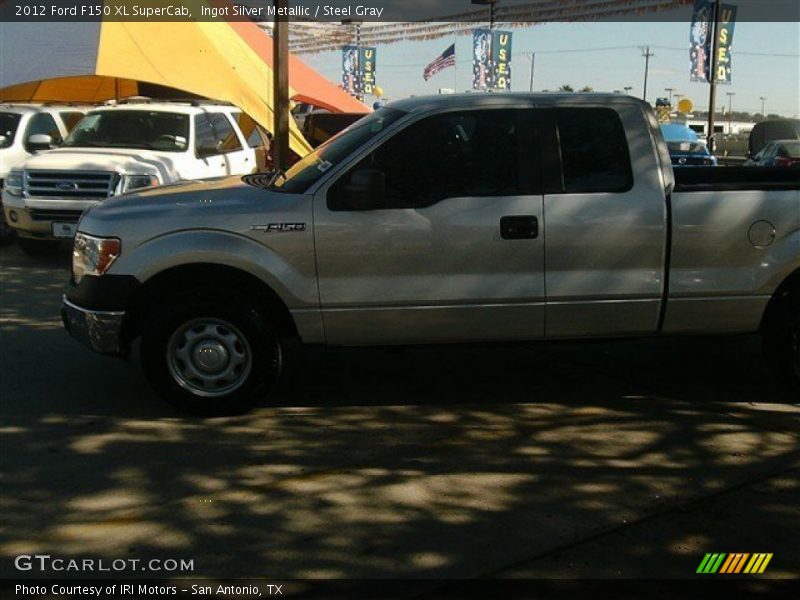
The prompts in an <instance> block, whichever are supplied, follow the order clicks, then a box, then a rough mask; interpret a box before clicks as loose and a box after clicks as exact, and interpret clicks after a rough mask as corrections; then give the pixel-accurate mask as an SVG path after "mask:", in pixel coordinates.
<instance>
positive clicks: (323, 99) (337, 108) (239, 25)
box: [230, 21, 371, 113]
mask: <svg viewBox="0 0 800 600" xmlns="http://www.w3.org/2000/svg"><path fill="white" fill-rule="evenodd" d="M230 26H231V27H232V28H233V29H234V31H236V33H238V34H239V35H240V36H241V38H242V39H243V40H244V41H245V42H247V44H248V45H249V46H250V47H251V48H252V49H253V51H254V52H255V53H256V54H258V56H260V57H261V59H262V60H263V61H264V62H265V63H267V64H268V65H269V66H270V68H272V67H273V59H272V38H270V37H268V36H267V35H266V34H265V33H264V32H263V30H261V29H260V28H259V27H258V26H257V25H255V24H254V23H251V22H249V21H231V22H230ZM289 86H290V87H291V88H292V89H293V90H294V92H295V93H294V95H293V96H292V100H294V101H295V102H305V103H307V104H313V105H314V106H318V107H320V108H326V109H328V110H330V111H332V112H352V113H368V112H371V109H370V108H369V107H367V106H366V105H365V104H363V103H362V102H359V101H358V100H357V99H355V98H354V97H353V96H351V95H350V94H348V93H347V92H345V91H344V90H343V89H342V88H340V87H339V86H337V85H334V84H333V83H331V82H330V81H329V80H328V79H326V78H325V77H323V76H322V75H320V74H319V73H317V72H316V71H315V70H314V69H312V68H311V67H309V66H308V65H307V64H306V63H304V62H303V61H302V60H300V59H299V58H297V56H295V55H294V54H291V53H290V54H289Z"/></svg>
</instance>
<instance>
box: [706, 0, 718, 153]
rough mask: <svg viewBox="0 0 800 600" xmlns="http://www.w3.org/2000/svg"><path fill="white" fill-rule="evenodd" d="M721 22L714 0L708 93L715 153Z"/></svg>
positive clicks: (711, 143) (710, 136) (711, 146)
mask: <svg viewBox="0 0 800 600" xmlns="http://www.w3.org/2000/svg"><path fill="white" fill-rule="evenodd" d="M718 23H719V0H714V23H713V27H712V28H711V35H713V36H714V37H713V38H711V39H712V40H713V41H712V43H711V65H710V70H709V83H710V84H711V89H710V90H709V93H708V151H709V152H711V154H714V145H715V144H714V113H715V112H716V110H717V54H719V37H718V36H717V25H718Z"/></svg>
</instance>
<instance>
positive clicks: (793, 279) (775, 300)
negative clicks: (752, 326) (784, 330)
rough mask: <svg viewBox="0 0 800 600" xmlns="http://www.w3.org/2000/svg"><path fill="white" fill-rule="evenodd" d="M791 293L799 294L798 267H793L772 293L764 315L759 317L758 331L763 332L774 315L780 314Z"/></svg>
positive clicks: (799, 272) (799, 279)
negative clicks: (759, 325)
mask: <svg viewBox="0 0 800 600" xmlns="http://www.w3.org/2000/svg"><path fill="white" fill-rule="evenodd" d="M792 293H797V294H800V268H797V269H795V270H794V271H792V273H790V274H789V276H788V277H786V279H784V280H783V281H782V282H781V284H780V285H779V286H778V287H777V289H776V290H775V292H774V293H773V294H772V298H770V300H769V303H768V304H767V308H766V309H765V310H764V315H763V316H762V317H761V327H760V331H761V332H762V333H763V332H764V331H765V330H766V329H768V328H769V327H770V326H771V325H772V324H773V323H774V322H775V321H776V320H779V319H775V318H774V317H776V316H779V315H780V314H781V309H782V308H783V307H785V306H788V303H787V300H788V298H789V296H790V295H791V294H792Z"/></svg>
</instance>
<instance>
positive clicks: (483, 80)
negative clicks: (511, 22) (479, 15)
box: [472, 29, 512, 90]
mask: <svg viewBox="0 0 800 600" xmlns="http://www.w3.org/2000/svg"><path fill="white" fill-rule="evenodd" d="M511 35H512V34H511V32H510V31H496V30H492V29H476V30H475V31H474V33H473V34H472V87H473V89H476V90H510V89H511V39H512V38H511Z"/></svg>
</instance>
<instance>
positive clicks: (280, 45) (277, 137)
mask: <svg viewBox="0 0 800 600" xmlns="http://www.w3.org/2000/svg"><path fill="white" fill-rule="evenodd" d="M273 2H274V5H275V21H274V26H273V29H272V57H273V68H274V72H273V79H272V89H273V94H272V97H273V101H274V106H273V111H274V112H273V115H274V116H273V121H274V128H275V131H273V136H274V138H273V143H274V144H275V154H274V157H275V169H286V168H287V167H288V159H289V21H288V18H287V16H286V13H287V12H288V11H287V8H288V4H289V2H288V0H273ZM281 9H283V10H281ZM281 12H282V13H283V15H279V13H281Z"/></svg>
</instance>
